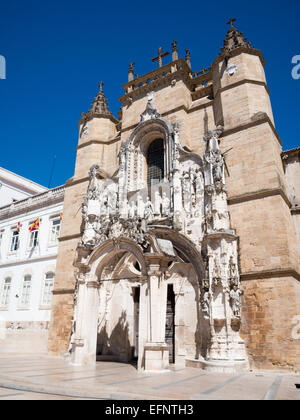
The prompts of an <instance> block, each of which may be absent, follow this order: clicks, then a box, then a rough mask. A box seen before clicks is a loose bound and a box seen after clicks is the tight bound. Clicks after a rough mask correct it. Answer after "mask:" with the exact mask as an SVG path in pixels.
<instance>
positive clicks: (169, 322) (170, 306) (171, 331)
mask: <svg viewBox="0 0 300 420" xmlns="http://www.w3.org/2000/svg"><path fill="white" fill-rule="evenodd" d="M174 320H175V295H174V291H173V286H172V285H168V297H167V316H166V335H165V340H166V344H167V345H168V346H169V363H174V362H175V325H174Z"/></svg>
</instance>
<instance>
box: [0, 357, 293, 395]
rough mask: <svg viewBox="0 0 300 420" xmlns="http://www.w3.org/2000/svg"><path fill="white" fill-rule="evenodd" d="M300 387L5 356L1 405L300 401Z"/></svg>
mask: <svg viewBox="0 0 300 420" xmlns="http://www.w3.org/2000/svg"><path fill="white" fill-rule="evenodd" d="M299 382H300V375H296V374H292V373H286V372H242V373H239V374H224V373H210V372H205V371H203V370H201V369H196V368H190V367H189V368H181V369H174V368H171V369H170V371H169V372H165V373H141V372H138V371H137V370H136V368H135V366H133V365H130V364H125V363H117V362H98V363H97V364H96V366H95V367H82V366H80V367H77V366H72V365H70V364H69V362H68V361H66V360H64V359H62V358H54V357H48V356H36V357H34V356H23V357H22V356H20V355H15V356H9V355H0V400H39V399H50V400H62V399H63V400H73V399H75V400H76V399H90V400H92V399H107V400H117V399H129V400H158V399H162V400H176V399H180V400H189V399H191V400H193V399H195V400H207V399H209V400H231V399H233V400H280V399H282V400H300V389H297V388H296V386H295V384H296V383H299Z"/></svg>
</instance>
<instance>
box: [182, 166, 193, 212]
mask: <svg viewBox="0 0 300 420" xmlns="http://www.w3.org/2000/svg"><path fill="white" fill-rule="evenodd" d="M182 198H183V207H184V209H185V211H186V212H187V213H188V214H190V211H191V199H192V197H191V180H190V174H189V173H188V172H184V173H183V174H182Z"/></svg>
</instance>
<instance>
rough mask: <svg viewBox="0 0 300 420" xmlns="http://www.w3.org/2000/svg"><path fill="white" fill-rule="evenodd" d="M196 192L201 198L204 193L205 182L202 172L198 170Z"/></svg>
mask: <svg viewBox="0 0 300 420" xmlns="http://www.w3.org/2000/svg"><path fill="white" fill-rule="evenodd" d="M195 192H196V195H197V196H201V195H202V194H203V192H204V180H203V175H202V172H201V170H200V169H199V168H198V169H196V173H195Z"/></svg>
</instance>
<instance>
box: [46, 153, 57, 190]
mask: <svg viewBox="0 0 300 420" xmlns="http://www.w3.org/2000/svg"><path fill="white" fill-rule="evenodd" d="M55 163H56V155H54V156H53V163H52V168H51V172H50V178H49V184H48V188H49V189H50V188H51V182H52V178H53V174H54V168H55Z"/></svg>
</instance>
